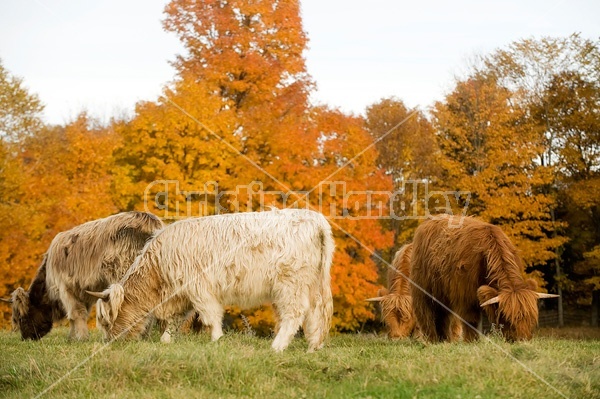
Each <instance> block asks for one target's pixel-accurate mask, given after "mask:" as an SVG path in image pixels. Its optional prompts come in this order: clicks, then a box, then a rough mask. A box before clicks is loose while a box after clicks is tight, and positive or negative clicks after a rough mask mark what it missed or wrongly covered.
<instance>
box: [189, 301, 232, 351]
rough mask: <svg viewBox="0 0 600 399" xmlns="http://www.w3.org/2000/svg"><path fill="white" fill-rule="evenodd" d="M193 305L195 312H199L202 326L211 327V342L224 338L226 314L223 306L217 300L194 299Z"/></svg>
mask: <svg viewBox="0 0 600 399" xmlns="http://www.w3.org/2000/svg"><path fill="white" fill-rule="evenodd" d="M192 304H193V305H194V310H195V311H196V312H198V316H199V317H200V320H201V321H202V324H204V325H206V326H210V338H211V340H212V341H217V340H219V338H221V337H222V336H223V315H224V314H225V309H223V306H222V305H221V304H220V303H219V302H218V301H217V300H216V299H205V300H198V299H193V300H192Z"/></svg>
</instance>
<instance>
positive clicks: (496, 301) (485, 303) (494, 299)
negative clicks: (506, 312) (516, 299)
mask: <svg viewBox="0 0 600 399" xmlns="http://www.w3.org/2000/svg"><path fill="white" fill-rule="evenodd" d="M494 303H498V296H495V297H493V298H492V299H488V300H487V301H485V302H484V303H482V304H481V307H484V306H488V305H493V304H494Z"/></svg>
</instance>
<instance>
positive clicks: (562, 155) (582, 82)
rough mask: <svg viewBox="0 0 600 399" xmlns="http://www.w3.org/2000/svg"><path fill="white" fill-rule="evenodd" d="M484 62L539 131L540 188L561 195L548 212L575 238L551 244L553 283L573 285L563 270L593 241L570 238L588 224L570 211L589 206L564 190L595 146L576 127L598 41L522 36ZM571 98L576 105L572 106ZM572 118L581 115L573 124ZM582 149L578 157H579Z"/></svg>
mask: <svg viewBox="0 0 600 399" xmlns="http://www.w3.org/2000/svg"><path fill="white" fill-rule="evenodd" d="M486 63H487V67H488V68H489V70H490V71H493V73H494V74H495V75H496V76H497V78H498V79H499V81H500V82H501V84H502V85H503V86H505V87H507V88H510V89H511V90H512V91H513V92H514V93H515V96H514V102H515V103H517V104H519V106H520V107H522V108H524V109H526V110H527V117H526V118H525V121H524V123H527V124H529V125H530V126H532V128H533V129H535V130H536V131H537V133H538V135H539V136H540V137H542V140H543V149H542V151H541V152H540V154H539V162H540V163H541V164H542V165H544V166H547V167H549V168H550V169H551V173H552V176H553V177H554V178H553V179H552V181H551V182H550V184H549V185H548V186H547V187H546V189H545V191H546V192H547V193H549V194H553V195H557V196H558V197H559V198H562V199H563V202H562V203H560V204H557V205H559V206H560V207H559V208H551V217H552V219H553V220H556V221H557V223H558V219H559V218H564V219H565V220H569V221H570V222H571V225H570V227H569V231H568V232H567V233H568V235H569V237H571V238H572V239H574V240H575V241H573V243H574V244H573V245H571V244H567V245H566V246H565V247H557V248H556V255H557V256H556V257H555V268H556V272H555V279H556V282H557V284H556V285H557V287H558V291H559V294H560V293H561V291H562V288H563V286H565V287H567V288H570V290H571V291H573V290H572V289H571V288H573V287H575V285H573V283H572V282H570V281H569V280H570V277H569V274H572V272H573V267H574V265H575V264H577V262H580V265H581V264H585V263H586V261H584V259H585V256H584V253H585V252H586V251H588V250H591V249H592V248H593V247H594V241H595V239H592V240H591V241H588V242H587V244H586V245H585V246H584V247H585V248H584V247H582V246H580V245H579V244H577V243H576V242H579V243H581V241H580V239H579V238H580V237H581V236H582V235H585V236H587V235H588V234H587V233H584V234H582V231H581V230H583V231H585V230H586V229H588V228H589V227H583V228H582V229H580V226H582V225H581V224H580V221H581V218H580V217H579V216H575V215H576V214H578V213H581V212H584V213H585V212H589V210H590V208H587V209H586V208H582V207H580V206H579V205H578V204H577V202H576V201H573V199H574V198H572V197H571V195H570V194H568V192H572V193H576V191H577V190H576V189H575V190H574V191H573V189H574V188H576V187H577V180H578V177H577V176H578V175H579V176H581V175H580V174H579V173H580V172H579V171H578V169H580V168H581V166H583V164H585V163H586V162H587V161H586V160H585V158H586V157H588V156H589V155H590V154H593V152H594V151H595V150H592V152H591V153H590V152H589V150H590V147H589V143H585V142H583V141H585V140H586V139H584V140H583V141H581V139H582V138H583V136H586V135H587V136H588V137H589V133H590V129H589V128H590V126H586V127H585V128H584V129H583V130H582V129H581V128H582V127H583V126H582V125H583V124H586V123H588V125H589V120H590V118H586V117H585V113H586V112H587V113H588V115H589V113H590V112H592V113H593V112H594V111H593V109H594V108H595V107H596V106H595V105H594V102H596V103H597V97H596V99H595V100H594V96H595V94H594V89H593V87H594V86H595V85H597V82H598V77H599V71H600V56H599V51H598V41H593V40H589V39H584V38H582V37H581V35H580V34H573V35H570V36H568V37H559V38H552V37H543V38H541V39H533V38H532V39H524V40H520V41H517V42H514V43H511V44H510V45H509V46H508V47H507V48H505V49H500V50H498V51H496V52H494V53H492V54H490V55H489V56H488V57H486ZM582 100H583V101H582ZM575 104H577V106H578V107H579V109H578V110H576V109H575V108H573V107H572V106H574V105H575ZM577 118H581V119H579V120H578V122H577V123H576V125H573V122H574V121H575V119H577ZM592 130H593V129H592ZM582 135H583V136H582ZM592 136H593V135H592ZM591 140H592V141H593V140H594V138H591ZM579 146H580V148H578V147H579ZM582 155H583V157H584V158H581V156H582ZM592 158H593V156H592ZM588 161H589V159H588ZM582 162H583V163H582ZM584 169H585V167H584V168H581V170H584ZM574 171H575V173H573V172H574ZM588 176H589V175H588ZM586 186H587V187H586V190H587V191H588V192H590V193H591V192H593V191H594V190H595V186H596V182H595V180H593V179H591V180H589V181H588V182H587V183H586ZM565 189H566V190H567V191H565ZM569 215H570V216H569ZM584 219H586V220H592V219H593V218H592V219H590V218H589V217H587V218H584ZM573 223H574V224H573ZM584 226H585V223H584ZM597 242H598V241H596V243H597ZM562 248H564V249H565V252H566V254H567V258H565V259H564V260H567V261H568V263H569V264H566V265H564V266H565V267H566V270H565V271H566V275H565V274H564V273H563V271H562V270H561V269H562V267H561V260H563V259H562V257H560V255H561V252H562ZM575 248H577V249H575ZM573 250H574V251H573ZM590 259H591V258H590ZM582 261H583V262H582ZM583 270H587V273H591V274H588V276H590V277H591V276H593V268H592V269H590V268H588V267H584V268H583ZM576 274H578V273H576ZM585 274H586V273H584V275H585ZM575 291H578V290H575ZM588 298H589V296H588ZM559 320H560V324H561V325H562V297H561V298H560V299H559Z"/></svg>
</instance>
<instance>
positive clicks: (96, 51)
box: [0, 0, 600, 123]
mask: <svg viewBox="0 0 600 399" xmlns="http://www.w3.org/2000/svg"><path fill="white" fill-rule="evenodd" d="M166 3H167V1H166V0H102V1H88V0H78V1H76V0H2V1H1V2H0V59H2V62H3V65H4V67H5V68H7V69H8V70H9V71H10V72H11V73H12V74H14V75H17V76H20V77H22V78H23V79H24V81H25V84H26V86H27V87H28V88H29V89H30V90H31V91H32V92H34V93H37V94H38V95H39V96H40V98H41V100H42V101H43V103H44V104H45V105H46V110H45V119H46V121H47V122H50V123H65V122H67V121H69V120H71V119H73V117H74V116H75V115H76V114H77V113H78V112H80V111H81V110H84V109H86V110H88V111H89V112H90V113H91V114H92V115H94V116H97V117H99V118H100V119H102V120H104V121H106V120H108V118H110V117H111V116H114V115H117V114H121V113H123V112H131V110H132V109H133V106H134V104H135V103H136V102H137V101H139V100H154V99H156V97H157V96H158V95H159V94H160V92H161V88H162V86H163V85H164V84H165V83H166V82H168V81H170V80H171V79H172V78H173V77H174V70H173V69H172V68H171V66H170V65H169V61H170V60H173V59H174V56H175V54H177V53H180V52H182V47H181V46H180V44H179V42H178V40H177V39H176V38H175V36H174V35H172V34H168V33H165V32H164V31H163V30H162V26H161V23H160V21H161V20H162V18H163V16H162V10H163V8H164V5H165V4H166ZM367 3H368V5H367ZM406 3H408V4H406ZM301 4H302V11H303V21H304V29H305V31H306V32H307V34H308V37H309V40H310V41H309V47H310V49H309V51H308V52H307V54H306V60H307V66H308V70H309V72H310V74H311V75H312V76H313V78H314V80H315V81H316V83H317V86H318V91H317V92H316V93H315V94H314V101H315V102H319V103H326V104H329V105H331V106H333V107H339V108H340V109H342V110H344V111H348V112H354V113H362V112H363V111H364V110H365V108H366V107H367V106H368V105H370V104H372V103H374V102H376V101H378V100H380V99H381V98H383V97H389V96H396V97H398V98H400V99H402V100H404V101H405V102H406V103H407V104H408V105H409V106H421V107H422V108H423V109H426V108H427V107H428V106H430V105H431V104H432V103H433V102H434V101H435V100H439V99H441V98H442V96H443V94H444V93H446V92H447V91H448V90H450V89H451V88H452V79H453V75H454V74H455V73H458V72H460V71H461V70H462V69H464V66H465V63H466V60H467V59H468V58H469V57H470V56H472V55H473V54H476V53H487V52H490V51H492V50H494V49H495V48H498V47H503V46H506V45H507V44H509V43H510V42H511V41H514V40H518V39H521V38H527V37H532V36H534V37H541V36H567V35H569V34H571V33H573V32H581V34H582V35H583V36H584V37H587V38H592V39H597V38H598V37H600V1H597V0H585V1H584V0H579V1H577V0H576V1H568V2H567V1H527V0H520V1H514V0H508V1H458V0H457V1H422V2H420V3H417V2H410V3H409V2H401V1H397V0H395V1H394V0H389V1H388V0H371V1H369V2H365V1H364V0H363V1H356V0H344V1H342V0H304V1H302V3H301Z"/></svg>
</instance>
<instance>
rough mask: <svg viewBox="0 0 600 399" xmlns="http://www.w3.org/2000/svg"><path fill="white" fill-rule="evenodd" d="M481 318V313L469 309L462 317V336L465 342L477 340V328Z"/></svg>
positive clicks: (477, 310)
mask: <svg viewBox="0 0 600 399" xmlns="http://www.w3.org/2000/svg"><path fill="white" fill-rule="evenodd" d="M480 318H481V313H480V311H479V309H477V308H475V309H471V310H470V311H469V312H468V313H467V314H466V315H465V316H464V317H463V319H464V321H465V322H466V323H465V322H462V330H463V335H464V340H465V342H473V341H477V339H479V331H478V330H477V326H478V325H479V319H480Z"/></svg>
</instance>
